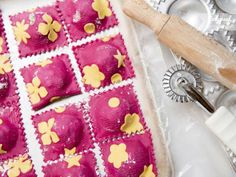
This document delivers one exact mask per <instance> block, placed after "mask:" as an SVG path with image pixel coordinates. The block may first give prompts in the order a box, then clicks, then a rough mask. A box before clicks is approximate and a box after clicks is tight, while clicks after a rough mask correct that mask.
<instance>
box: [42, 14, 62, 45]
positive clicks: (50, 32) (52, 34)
mask: <svg viewBox="0 0 236 177" xmlns="http://www.w3.org/2000/svg"><path fill="white" fill-rule="evenodd" d="M43 20H44V21H45V22H46V23H40V24H39V26H38V32H39V33H40V34H42V35H44V36H48V40H50V41H51V42H54V41H56V40H57V38H58V34H57V33H58V32H60V31H61V24H60V23H59V22H58V21H56V20H53V19H52V17H51V16H50V15H48V14H47V13H45V14H44V15H43Z"/></svg>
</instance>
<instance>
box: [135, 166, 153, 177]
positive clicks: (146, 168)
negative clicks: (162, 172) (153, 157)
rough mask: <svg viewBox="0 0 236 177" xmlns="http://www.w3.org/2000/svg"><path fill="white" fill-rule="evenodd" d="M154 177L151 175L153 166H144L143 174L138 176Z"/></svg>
mask: <svg viewBox="0 0 236 177" xmlns="http://www.w3.org/2000/svg"><path fill="white" fill-rule="evenodd" d="M155 176H156V175H155V174H154V173H153V165H149V166H146V165H145V166H144V170H143V173H142V174H141V175H139V177H155Z"/></svg>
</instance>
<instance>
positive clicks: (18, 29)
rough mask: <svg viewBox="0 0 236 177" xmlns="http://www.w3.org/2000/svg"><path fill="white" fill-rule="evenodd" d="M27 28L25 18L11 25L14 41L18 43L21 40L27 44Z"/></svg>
mask: <svg viewBox="0 0 236 177" xmlns="http://www.w3.org/2000/svg"><path fill="white" fill-rule="evenodd" d="M28 28H29V24H25V20H22V21H21V22H16V26H13V31H14V35H15V38H16V41H17V42H18V43H19V44H20V43H21V42H22V41H23V42H24V43H25V44H27V42H28V39H30V35H29V33H27V30H28Z"/></svg>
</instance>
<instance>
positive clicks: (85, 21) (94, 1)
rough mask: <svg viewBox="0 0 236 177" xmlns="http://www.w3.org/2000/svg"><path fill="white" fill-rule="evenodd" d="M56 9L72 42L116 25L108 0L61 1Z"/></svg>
mask: <svg viewBox="0 0 236 177" xmlns="http://www.w3.org/2000/svg"><path fill="white" fill-rule="evenodd" d="M58 8H59V11H60V13H61V16H62V19H63V21H65V23H66V25H67V28H68V31H69V34H70V37H71V39H72V41H77V40H78V39H82V38H84V37H87V36H90V35H92V34H94V33H97V32H101V31H103V30H105V29H108V28H110V27H112V26H115V25H117V24H118V22H117V19H116V17H115V15H114V13H113V12H112V9H111V6H110V4H109V1H108V0H102V1H101V0H86V1H85V0H62V1H58Z"/></svg>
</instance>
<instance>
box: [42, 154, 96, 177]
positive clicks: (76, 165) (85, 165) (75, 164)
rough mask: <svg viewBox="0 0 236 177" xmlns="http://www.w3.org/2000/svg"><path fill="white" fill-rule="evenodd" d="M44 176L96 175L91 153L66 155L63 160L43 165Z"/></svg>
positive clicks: (78, 176)
mask: <svg viewBox="0 0 236 177" xmlns="http://www.w3.org/2000/svg"><path fill="white" fill-rule="evenodd" d="M43 172H44V177H54V176H55V177H57V176H60V177H68V176H70V177H97V176H98V175H97V174H96V159H95V157H94V154H93V153H90V152H89V153H84V154H79V155H72V156H70V157H66V158H65V159H64V160H63V161H59V162H57V163H54V164H51V165H47V166H45V167H43Z"/></svg>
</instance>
